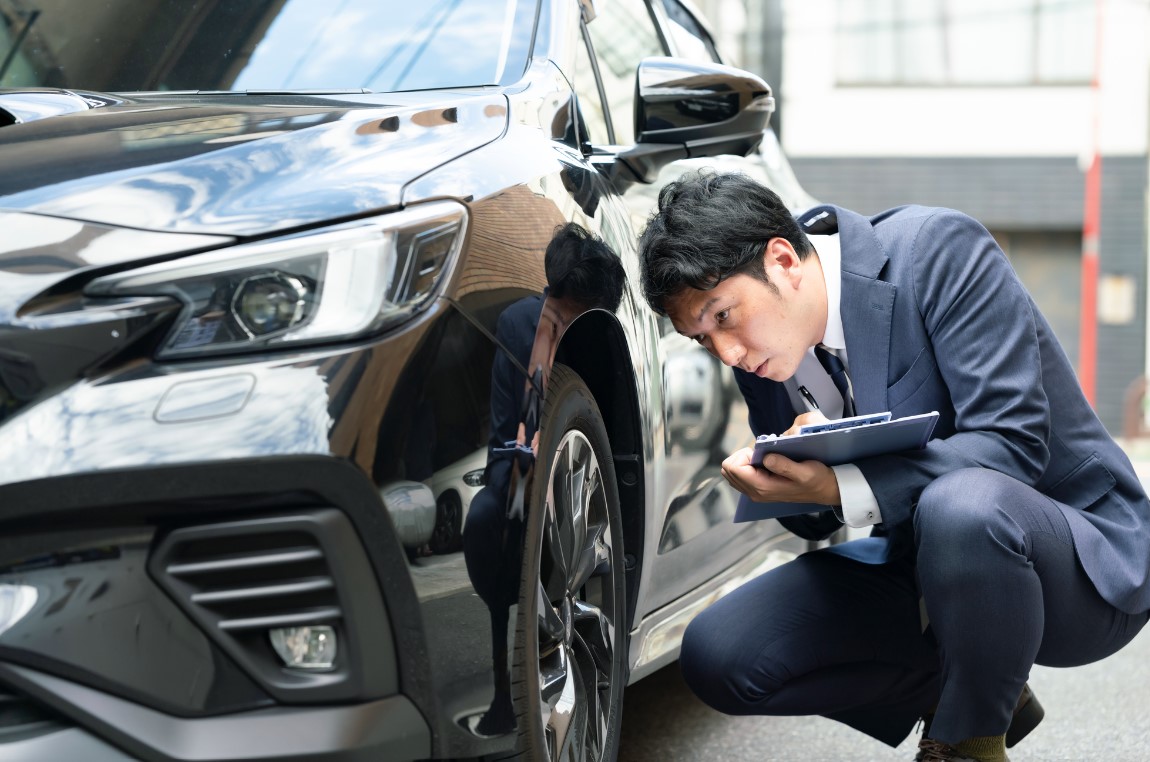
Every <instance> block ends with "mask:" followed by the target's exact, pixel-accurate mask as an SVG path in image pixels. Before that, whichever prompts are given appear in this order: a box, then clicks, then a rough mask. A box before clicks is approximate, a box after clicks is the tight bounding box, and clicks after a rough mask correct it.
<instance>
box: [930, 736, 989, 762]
mask: <svg viewBox="0 0 1150 762" xmlns="http://www.w3.org/2000/svg"><path fill="white" fill-rule="evenodd" d="M914 760H915V762H978V760H977V759H973V758H972V757H963V756H960V755H959V753H958V749H956V748H954V747H953V746H951V745H950V744H945V743H943V742H942V741H936V740H934V739H933V738H927V737H926V736H923V737H922V740H921V741H919V742H918V754H915V755H914ZM1007 762H1010V760H1009V759H1008V760H1007Z"/></svg>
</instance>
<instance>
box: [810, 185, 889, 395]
mask: <svg viewBox="0 0 1150 762" xmlns="http://www.w3.org/2000/svg"><path fill="white" fill-rule="evenodd" d="M800 221H803V224H804V225H805V226H806V228H807V230H808V232H812V233H815V232H834V230H835V229H837V230H838V233H839V245H840V248H841V250H842V293H841V295H840V297H839V312H840V315H841V317H842V321H843V332H844V334H845V336H846V342H847V360H848V365H849V370H850V376H851V384H852V386H853V388H854V398H855V408H856V411H857V412H858V413H859V414H862V413H879V412H884V411H886V410H889V409H890V408H888V407H887V397H886V388H887V377H888V367H889V359H890V336H891V316H892V314H893V312H894V296H895V292H896V290H897V289H896V288H895V286H894V285H893V284H891V283H887V282H885V281H882V280H879V279H878V278H879V274H880V273H881V272H882V269H883V267H884V266H885V265H886V263H887V255H886V252H885V251H883V248H882V245H881V244H880V243H879V241H878V238H877V237H875V233H874V228H873V227H872V226H871V223H870V221H869V220H868V219H867V218H865V217H862V216H861V215H858V214H855V213H854V212H851V211H849V210H846V209H841V208H839V207H835V206H829V205H827V206H820V207H816V208H815V209H812V210H810V211H809V212H807V213H805V214H803V215H802V216H801V217H800ZM808 223H814V224H808Z"/></svg>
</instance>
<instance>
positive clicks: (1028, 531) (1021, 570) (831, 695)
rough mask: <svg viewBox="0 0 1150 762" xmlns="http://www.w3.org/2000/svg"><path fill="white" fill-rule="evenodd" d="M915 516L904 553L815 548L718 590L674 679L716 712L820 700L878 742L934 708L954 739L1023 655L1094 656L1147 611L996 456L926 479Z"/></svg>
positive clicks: (690, 634) (1001, 692)
mask: <svg viewBox="0 0 1150 762" xmlns="http://www.w3.org/2000/svg"><path fill="white" fill-rule="evenodd" d="M914 529H915V546H916V551H917V568H916V564H915V562H914V561H913V560H912V559H910V558H909V557H908V558H904V559H898V560H893V561H888V562H886V563H883V564H866V563H862V562H859V561H856V560H854V559H851V558H848V557H845V556H843V555H840V554H839V553H837V552H835V549H824V550H819V551H814V552H811V553H807V554H805V555H803V556H800V557H799V558H798V559H796V560H794V561H791V562H790V563H787V564H785V565H783V566H781V567H779V568H777V569H774V570H772V571H770V572H768V573H767V574H764V575H762V576H761V577H758V578H756V579H755V580H752V581H751V582H749V583H747V584H746V585H744V586H742V587H740V588H739V589H738V590H736V591H734V592H733V593H731V594H730V595H728V596H726V597H724V598H722V599H721V600H720V601H718V602H717V603H716V604H714V605H713V606H711V607H710V608H708V609H707V610H706V611H704V612H703V613H702V614H700V615H699V616H698V617H696V618H695V620H694V621H693V622H692V623H691V625H690V626H689V627H688V628H687V632H686V634H685V635H684V638H683V648H682V653H681V656H680V664H681V667H682V670H683V676H684V678H685V679H686V681H687V683H688V685H689V686H690V687H691V689H692V690H693V691H694V692H695V693H696V694H697V695H698V696H699V697H700V698H701V699H702V700H703V701H705V702H706V703H707V704H709V705H710V706H712V707H714V708H715V709H718V710H719V711H721V712H725V713H727V714H761V715H808V714H819V715H823V716H826V717H829V718H831V719H834V720H839V721H841V722H844V723H846V724H848V725H850V726H852V727H854V728H857V729H858V730H861V731H863V732H864V733H867V734H869V735H871V736H873V737H875V738H877V739H879V740H881V741H884V742H886V743H888V744H890V745H892V746H895V745H897V744H899V743H900V742H901V741H902V739H904V738H905V737H906V735H907V734H908V733H909V732H910V731H911V729H912V728H913V726H914V724H915V722H916V721H917V720H918V718H919V717H921V716H922V715H923V714H926V713H929V712H932V711H934V712H935V718H934V720H933V723H932V725H931V735H932V736H933V737H934V738H936V739H938V740H940V741H943V742H946V743H956V742H958V741H960V740H962V739H964V738H968V737H972V736H991V735H999V734H1001V733H1004V732H1005V731H1006V728H1007V727H1008V725H1009V724H1010V718H1011V713H1012V711H1013V708H1014V705H1015V703H1016V701H1017V699H1018V696H1019V694H1020V693H1021V690H1022V686H1023V683H1025V682H1026V680H1027V678H1028V677H1029V674H1030V669H1031V666H1032V665H1033V664H1036V663H1037V664H1043V665H1049V666H1056V667H1068V666H1076V665H1080V664H1087V663H1090V662H1093V661H1097V660H1098V659H1101V658H1103V657H1105V656H1108V655H1110V654H1112V653H1114V652H1115V651H1117V650H1118V649H1120V648H1122V647H1123V646H1124V645H1126V644H1127V643H1128V642H1129V641H1130V640H1131V639H1133V637H1134V636H1135V635H1136V634H1137V633H1138V631H1139V630H1140V629H1141V627H1142V625H1144V624H1145V623H1146V621H1147V618H1148V616H1150V614H1147V613H1146V612H1143V613H1140V614H1135V615H1131V614H1126V613H1123V612H1121V611H1119V610H1117V609H1115V608H1114V607H1113V606H1111V605H1110V604H1109V603H1107V602H1106V601H1105V600H1103V599H1102V598H1101V596H1099V595H1098V593H1097V591H1096V590H1095V588H1094V585H1093V584H1092V583H1091V582H1090V580H1089V578H1088V577H1087V576H1086V573H1085V572H1084V571H1083V570H1082V567H1081V565H1080V564H1079V563H1078V559H1077V557H1076V555H1075V552H1074V545H1073V539H1072V538H1071V535H1070V528H1069V526H1068V525H1067V523H1066V519H1065V517H1064V516H1063V515H1062V513H1061V510H1060V509H1059V508H1058V507H1057V506H1056V505H1055V504H1054V503H1053V502H1052V501H1051V500H1050V499H1049V498H1047V497H1045V496H1044V495H1042V494H1040V493H1039V492H1037V491H1035V490H1034V489H1032V488H1030V487H1028V486H1026V485H1024V484H1022V483H1021V482H1019V481H1017V480H1015V479H1012V478H1010V477H1007V476H1004V475H1002V474H999V473H997V472H993V471H986V470H982V469H968V470H965V471H959V472H955V473H952V474H948V475H946V476H944V477H942V478H940V479H938V480H937V481H935V482H934V483H932V484H931V485H930V486H929V487H928V488H927V489H926V490H924V491H923V493H922V495H921V497H920V499H919V503H918V508H917V510H916V512H915V515H914ZM916 573H917V582H918V584H917V585H916ZM920 591H921V596H922V598H923V599H924V600H925V602H926V608H927V612H928V614H929V619H930V627H929V628H928V629H927V630H926V632H925V633H924V632H923V629H922V626H921V618H920V614H919V596H920Z"/></svg>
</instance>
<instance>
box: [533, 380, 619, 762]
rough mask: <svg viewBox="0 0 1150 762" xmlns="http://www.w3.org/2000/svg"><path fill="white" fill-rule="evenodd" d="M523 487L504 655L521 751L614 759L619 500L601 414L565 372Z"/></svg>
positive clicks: (550, 399) (547, 408) (543, 756)
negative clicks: (520, 553)
mask: <svg viewBox="0 0 1150 762" xmlns="http://www.w3.org/2000/svg"><path fill="white" fill-rule="evenodd" d="M531 490H532V492H531V497H532V500H531V503H530V508H529V514H528V516H527V526H526V533H525V545H524V558H523V561H524V562H523V579H522V584H521V586H520V601H519V616H518V627H517V631H516V640H515V659H514V664H515V681H514V689H513V690H514V693H515V694H516V709H517V715H518V716H517V721H518V723H519V729H520V743H521V751H522V752H523V753H524V755H525V756H527V757H529V758H530V759H533V760H536V759H537V760H555V761H556V762H560V761H566V760H572V761H574V760H580V761H582V760H614V759H615V756H616V754H617V749H618V745H619V726H620V721H621V713H622V701H623V685H624V683H625V681H626V658H627V654H626V648H625V644H626V623H625V621H624V616H625V614H624V611H625V608H626V607H625V605H624V603H625V595H626V593H625V586H624V567H623V545H622V530H621V525H620V517H619V495H618V490H617V487H616V483H615V469H614V465H613V462H612V459H611V450H610V446H609V442H608V439H607V432H606V430H605V428H604V426H603V421H602V418H601V416H600V414H599V408H598V406H597V405H596V404H595V399H594V398H593V397H592V396H591V392H590V391H589V390H588V389H587V386H586V385H585V384H584V383H583V381H582V379H581V378H579V376H578V375H577V374H576V373H575V372H574V371H572V370H571V369H570V368H568V367H566V366H563V365H558V364H557V365H555V366H554V368H553V369H552V372H551V377H550V380H549V385H548V390H547V398H546V401H545V404H544V407H543V414H542V420H541V426H540V438H539V449H538V456H537V460H536V466H535V476H534V481H533V484H532V485H531Z"/></svg>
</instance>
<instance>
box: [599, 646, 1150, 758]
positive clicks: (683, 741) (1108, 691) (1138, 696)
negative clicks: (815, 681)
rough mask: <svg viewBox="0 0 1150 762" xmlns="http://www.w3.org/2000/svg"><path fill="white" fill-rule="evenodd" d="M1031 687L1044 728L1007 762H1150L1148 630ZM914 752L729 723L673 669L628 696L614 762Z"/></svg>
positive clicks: (815, 726)
mask: <svg viewBox="0 0 1150 762" xmlns="http://www.w3.org/2000/svg"><path fill="white" fill-rule="evenodd" d="M1030 685H1031V687H1032V688H1034V690H1035V693H1036V694H1037V695H1038V697H1039V698H1040V699H1041V701H1042V705H1043V707H1044V708H1045V709H1046V719H1045V720H1043V722H1042V724H1041V725H1039V726H1038V727H1037V728H1036V729H1035V730H1034V732H1033V733H1031V734H1030V735H1029V736H1028V737H1027V738H1026V740H1024V741H1023V742H1022V743H1021V744H1019V745H1018V746H1016V747H1015V748H1013V749H1011V750H1010V751H1009V755H1010V759H1011V762H1038V761H1039V760H1042V762H1047V761H1049V760H1076V761H1077V760H1106V761H1107V762H1147V761H1150V629H1147V630H1144V631H1143V632H1142V633H1141V634H1140V635H1139V636H1138V637H1137V638H1136V639H1135V640H1134V642H1133V643H1131V644H1130V645H1129V646H1127V647H1126V648H1125V649H1123V650H1122V651H1120V652H1119V653H1117V654H1115V655H1114V656H1112V657H1110V658H1109V659H1105V660H1103V661H1101V662H1097V663H1095V664H1090V665H1087V666H1085V667H1078V668H1075V669H1052V668H1047V667H1035V669H1034V671H1033V672H1032V673H1031V677H1030ZM917 744H918V737H917V736H912V737H910V738H908V739H907V740H906V741H904V742H903V743H902V745H900V746H899V747H898V748H897V749H891V748H890V747H889V746H886V745H885V744H882V743H879V742H878V741H875V740H874V739H872V738H870V737H868V736H864V735H862V734H861V733H858V732H856V731H854V730H851V729H850V728H848V727H846V726H845V725H840V724H838V723H836V722H832V721H831V720H827V719H824V718H822V717H727V716H725V715H722V714H719V713H718V712H715V711H713V710H711V709H710V708H708V707H707V706H705V705H704V704H703V703H702V702H700V701H699V700H698V699H696V698H695V697H694V696H693V695H692V694H691V692H690V690H689V689H688V688H687V686H686V685H685V684H684V683H683V680H682V678H681V677H680V676H679V669H678V665H677V664H673V665H671V666H669V667H666V668H664V669H662V670H660V671H659V672H657V673H655V674H653V675H651V676H650V677H648V678H646V679H644V680H641V681H640V682H638V683H636V684H635V685H632V686H630V687H629V688H628V689H627V692H626V693H625V694H624V699H623V739H622V746H621V749H620V753H619V761H620V762H646V760H652V762H653V761H655V760H658V761H659V762H664V761H665V760H708V761H709V762H710V761H712V760H713V761H715V762H743V761H744V760H746V761H747V762H749V761H750V760H755V762H764V761H766V760H795V761H796V762H797V761H798V760H803V761H804V762H809V761H810V760H833V761H835V762H841V761H842V760H858V761H859V762H887V761H888V760H890V761H891V762H894V761H895V760H904V761H908V760H911V759H913V758H914V753H915V749H916V746H917Z"/></svg>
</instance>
